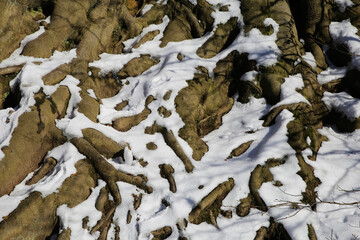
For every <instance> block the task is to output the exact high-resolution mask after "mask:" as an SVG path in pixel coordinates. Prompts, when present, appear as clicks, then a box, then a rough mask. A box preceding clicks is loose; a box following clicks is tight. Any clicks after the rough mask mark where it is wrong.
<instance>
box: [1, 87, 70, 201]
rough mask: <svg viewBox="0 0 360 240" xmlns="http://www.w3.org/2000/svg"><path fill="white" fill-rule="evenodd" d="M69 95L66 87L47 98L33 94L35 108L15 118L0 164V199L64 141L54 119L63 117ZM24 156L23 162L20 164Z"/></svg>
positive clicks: (39, 94)
mask: <svg viewBox="0 0 360 240" xmlns="http://www.w3.org/2000/svg"><path fill="white" fill-rule="evenodd" d="M69 97H70V92H69V90H68V89H67V87H65V86H63V87H59V88H58V90H57V91H56V92H55V93H53V94H52V95H51V97H50V98H49V97H47V96H46V95H45V94H44V93H42V92H39V93H37V94H36V95H35V100H36V103H35V106H33V107H31V112H25V113H24V114H22V115H21V116H20V117H19V120H18V126H17V127H16V128H15V130H14V131H13V133H12V138H11V140H10V144H9V146H6V147H3V148H2V151H3V152H4V154H5V157H4V158H3V159H2V160H1V161H0V172H1V173H2V174H0V183H1V185H2V186H1V188H0V196H3V195H4V194H9V193H10V192H11V191H12V189H13V188H14V187H15V186H16V185H17V184H18V183H20V182H21V181H22V180H23V179H24V178H25V177H26V176H27V175H28V174H29V173H30V172H32V171H34V170H35V169H36V168H38V164H39V163H40V162H41V160H42V159H43V158H44V156H45V155H46V153H47V152H48V151H49V150H51V149H52V148H54V147H55V146H58V145H60V144H61V143H63V142H65V138H64V136H63V135H62V133H61V131H60V130H59V129H57V128H56V126H55V119H57V118H59V117H63V116H64V115H63V114H64V112H65V109H66V104H67V101H68V99H69ZM25 156H26V159H28V160H27V161H24V158H23V157H25Z"/></svg>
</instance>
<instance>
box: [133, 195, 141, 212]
mask: <svg viewBox="0 0 360 240" xmlns="http://www.w3.org/2000/svg"><path fill="white" fill-rule="evenodd" d="M142 196H143V195H142V193H140V194H139V196H137V195H133V197H134V210H136V209H138V208H139V207H140V204H141V199H142Z"/></svg>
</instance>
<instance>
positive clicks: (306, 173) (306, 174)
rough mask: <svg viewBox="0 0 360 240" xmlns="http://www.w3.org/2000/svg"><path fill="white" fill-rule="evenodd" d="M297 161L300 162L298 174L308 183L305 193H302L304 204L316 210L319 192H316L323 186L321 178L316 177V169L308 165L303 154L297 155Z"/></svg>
mask: <svg viewBox="0 0 360 240" xmlns="http://www.w3.org/2000/svg"><path fill="white" fill-rule="evenodd" d="M296 157H297V159H298V160H299V166H300V169H301V170H300V171H299V172H298V173H297V174H298V175H299V176H300V177H301V178H302V179H303V180H304V182H305V183H306V189H305V192H302V195H303V199H302V200H301V201H302V202H303V203H307V204H309V205H310V206H311V209H312V210H314V211H315V210H316V198H317V192H316V191H315V189H316V187H317V186H319V185H320V184H321V181H320V179H319V178H317V177H315V175H314V168H313V167H312V166H311V165H309V164H307V163H306V162H305V160H304V158H303V156H302V155H301V154H296Z"/></svg>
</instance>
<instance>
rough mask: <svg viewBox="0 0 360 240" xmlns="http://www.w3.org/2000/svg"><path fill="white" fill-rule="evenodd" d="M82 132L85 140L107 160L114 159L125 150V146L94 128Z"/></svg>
mask: <svg viewBox="0 0 360 240" xmlns="http://www.w3.org/2000/svg"><path fill="white" fill-rule="evenodd" d="M81 132H82V134H83V136H84V138H85V139H86V140H87V141H88V142H89V143H90V144H91V145H93V146H94V148H95V149H96V150H97V151H98V152H99V153H100V154H102V155H103V156H104V157H106V158H111V157H113V156H114V155H115V154H117V153H119V152H120V151H121V150H124V148H125V146H121V145H119V144H118V143H117V142H115V141H114V140H112V139H110V138H108V137H106V136H105V135H104V134H103V133H101V132H99V131H97V130H95V129H93V128H86V129H82V130H81Z"/></svg>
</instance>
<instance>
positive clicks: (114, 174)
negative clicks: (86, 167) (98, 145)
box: [71, 138, 152, 205]
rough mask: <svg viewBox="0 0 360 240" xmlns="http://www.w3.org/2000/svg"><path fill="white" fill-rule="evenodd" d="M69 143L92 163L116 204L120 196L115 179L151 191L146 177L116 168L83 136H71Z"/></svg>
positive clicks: (119, 201) (118, 202) (119, 200)
mask: <svg viewBox="0 0 360 240" xmlns="http://www.w3.org/2000/svg"><path fill="white" fill-rule="evenodd" d="M71 143H72V144H74V145H75V147H76V148H77V149H78V150H79V152H80V153H82V154H84V155H85V156H86V157H87V158H88V159H89V160H90V161H91V162H92V164H93V165H94V168H95V169H96V171H97V172H98V173H99V174H100V176H101V177H102V178H103V179H104V181H105V182H106V183H107V184H108V187H109V189H110V192H111V195H112V196H113V197H114V200H115V203H116V205H119V204H120V203H121V196H120V191H119V189H118V187H117V186H116V182H117V181H123V182H127V183H130V184H133V185H135V186H137V187H138V188H140V189H143V190H144V191H146V192H148V193H151V192H152V188H151V187H150V186H147V185H146V179H145V178H144V177H142V176H134V175H131V174H128V173H124V172H121V171H119V170H116V169H115V168H114V167H113V166H112V165H111V164H110V163H108V162H107V161H106V160H105V158H104V157H103V156H101V154H100V153H99V152H98V151H97V150H96V149H95V148H94V147H93V146H92V145H91V144H90V143H89V142H88V141H86V140H85V139H84V138H73V139H71Z"/></svg>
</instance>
